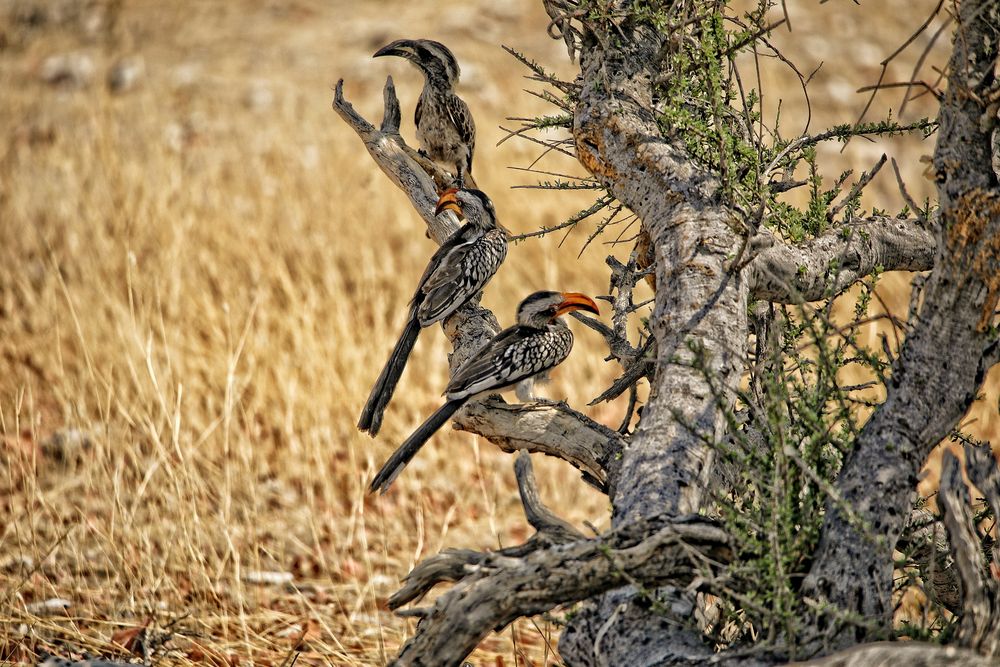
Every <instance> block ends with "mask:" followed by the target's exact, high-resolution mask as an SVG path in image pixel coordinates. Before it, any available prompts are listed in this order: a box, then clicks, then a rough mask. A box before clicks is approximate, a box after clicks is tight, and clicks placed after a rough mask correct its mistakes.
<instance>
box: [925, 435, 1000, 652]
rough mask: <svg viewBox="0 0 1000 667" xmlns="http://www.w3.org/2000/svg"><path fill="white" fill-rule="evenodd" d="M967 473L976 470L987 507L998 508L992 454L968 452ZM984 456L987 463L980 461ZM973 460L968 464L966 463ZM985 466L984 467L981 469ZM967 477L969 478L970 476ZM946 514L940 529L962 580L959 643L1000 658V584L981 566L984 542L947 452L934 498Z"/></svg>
mask: <svg viewBox="0 0 1000 667" xmlns="http://www.w3.org/2000/svg"><path fill="white" fill-rule="evenodd" d="M965 452H966V461H967V462H968V463H971V464H972V465H969V466H968V468H969V472H970V473H971V472H972V468H973V467H977V468H980V471H981V472H982V474H981V475H977V476H978V477H979V478H980V479H981V480H982V481H984V482H986V488H985V489H982V491H983V493H985V494H986V497H987V498H989V499H990V502H991V504H1000V470H998V468H997V465H996V461H994V460H993V455H992V454H990V453H989V451H988V450H986V449H985V448H977V447H966V448H965ZM980 453H981V454H985V457H987V458H988V459H989V461H988V462H985V461H983V460H982V459H981V458H979V454H980ZM970 459H971V460H970ZM984 464H985V465H984ZM970 476H971V475H970ZM938 500H939V502H940V503H941V509H942V510H943V511H944V525H945V527H946V528H947V529H948V539H949V541H950V542H951V547H952V550H953V551H954V553H955V565H956V569H957V570H958V573H959V576H960V578H961V581H962V620H961V624H960V625H959V629H958V641H959V643H960V644H961V645H962V646H965V647H966V648H970V649H972V650H974V651H977V652H979V653H981V654H983V655H985V656H995V655H997V654H998V653H1000V582H998V581H997V580H996V579H994V578H993V577H991V576H990V575H989V573H988V571H987V570H986V568H985V567H983V565H984V562H983V549H982V539H981V538H980V537H979V533H978V531H977V530H976V521H975V517H974V516H973V514H972V507H971V506H970V498H969V490H968V489H967V488H966V486H965V481H964V480H963V479H962V469H961V466H960V465H959V463H958V459H957V458H955V455H954V454H952V453H951V452H950V451H948V452H945V454H944V460H943V461H942V463H941V491H940V493H939V494H938Z"/></svg>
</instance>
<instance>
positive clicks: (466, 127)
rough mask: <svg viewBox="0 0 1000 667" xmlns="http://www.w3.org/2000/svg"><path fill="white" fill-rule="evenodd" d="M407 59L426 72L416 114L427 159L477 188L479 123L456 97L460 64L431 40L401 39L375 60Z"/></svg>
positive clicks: (457, 179)
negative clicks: (475, 164)
mask: <svg viewBox="0 0 1000 667" xmlns="http://www.w3.org/2000/svg"><path fill="white" fill-rule="evenodd" d="M380 56H399V57H400V58H406V59H407V60H409V61H410V62H411V63H413V64H414V65H415V66H416V67H417V68H419V69H420V71H421V72H423V73H424V89H423V90H422V91H421V92H420V99H418V100H417V108H416V111H415V112H414V114H413V120H414V123H415V124H416V126H417V141H419V142H420V147H421V149H422V150H423V151H424V152H425V153H426V154H427V156H428V157H429V158H430V159H432V160H434V161H435V162H438V163H440V164H442V165H443V166H445V168H446V169H448V170H452V169H454V173H455V180H456V182H457V183H458V186H459V187H462V186H463V185H464V184H465V181H466V179H468V180H469V185H470V186H472V187H475V185H476V182H475V181H474V180H473V179H472V153H473V151H474V149H475V147H476V124H475V123H474V122H473V121H472V112H470V111H469V106H468V105H467V104H466V103H465V102H463V101H462V99H461V98H459V96H458V95H456V94H455V86H456V85H458V77H459V74H460V73H461V71H460V70H459V67H458V61H457V60H455V56H454V55H453V54H452V52H451V51H450V50H449V49H448V47H447V46H445V45H444V44H442V43H441V42H435V41H434V40H431V39H398V40H396V41H395V42H393V43H392V44H387V45H386V46H383V47H382V48H381V49H379V50H378V51H376V52H375V55H373V56H372V57H373V58H378V57H380Z"/></svg>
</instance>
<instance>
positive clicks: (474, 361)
mask: <svg viewBox="0 0 1000 667" xmlns="http://www.w3.org/2000/svg"><path fill="white" fill-rule="evenodd" d="M572 348H573V334H572V333H570V331H569V329H565V328H564V329H559V330H548V331H541V330H538V329H533V328H531V327H526V326H522V325H520V324H518V325H515V326H513V327H510V328H508V329H504V330H503V331H501V332H500V333H499V334H497V335H496V336H495V337H494V338H493V339H492V340H490V342H489V343H487V344H486V345H484V346H483V347H482V348H481V349H480V350H479V351H478V352H476V353H475V354H473V355H472V356H471V357H470V358H469V360H468V361H467V362H465V364H463V365H462V366H461V368H459V369H458V370H457V371H455V375H454V376H453V377H452V378H451V381H450V382H449V383H448V387H447V389H446V390H445V395H446V396H447V397H448V398H449V399H453V398H461V397H464V396H472V395H474V394H478V393H479V392H482V391H489V390H492V389H503V388H505V387H510V386H511V385H514V384H517V383H518V382H520V381H521V380H524V379H525V378H529V377H532V376H533V375H537V374H538V373H541V372H542V371H545V370H547V369H549V368H552V367H553V366H557V365H559V364H560V363H561V362H562V361H563V359H565V358H566V356H567V355H568V354H569V351H570V350H571V349H572Z"/></svg>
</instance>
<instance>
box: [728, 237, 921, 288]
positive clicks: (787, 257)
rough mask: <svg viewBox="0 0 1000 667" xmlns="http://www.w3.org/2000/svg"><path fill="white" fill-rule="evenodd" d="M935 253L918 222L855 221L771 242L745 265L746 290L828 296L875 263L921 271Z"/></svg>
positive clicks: (867, 272) (886, 267)
mask: <svg viewBox="0 0 1000 667" xmlns="http://www.w3.org/2000/svg"><path fill="white" fill-rule="evenodd" d="M764 233H765V234H766V235H768V236H770V232H767V231H766V230H765V232H764ZM936 255H937V240H936V239H935V238H934V235H933V234H931V232H930V231H928V230H927V229H925V228H924V227H922V226H921V224H920V222H919V221H918V220H911V219H900V218H884V217H879V218H870V219H866V220H860V221H858V222H856V223H854V224H852V225H849V226H845V227H840V228H837V229H834V230H831V231H829V232H827V233H826V234H824V235H823V236H820V237H817V238H815V239H810V240H809V241H806V242H804V243H801V244H798V245H789V244H786V243H782V242H781V241H774V240H772V242H771V244H770V247H769V248H767V249H766V250H764V251H762V252H761V253H760V254H758V255H757V256H756V257H755V258H754V259H753V260H752V261H751V262H750V264H749V265H748V267H747V270H748V271H749V273H750V276H751V277H750V280H751V288H750V294H751V297H752V298H753V299H762V300H764V301H773V302H775V303H802V302H804V301H817V300H819V299H827V298H830V297H833V296H836V295H838V294H840V293H841V292H843V291H844V290H846V289H847V288H849V287H850V286H851V285H853V284H854V283H856V282H857V281H858V280H860V279H861V278H864V277H865V276H868V275H871V274H872V272H874V271H875V270H876V267H880V268H881V270H883V271H926V270H928V269H931V268H933V266H934V257H935V256H936Z"/></svg>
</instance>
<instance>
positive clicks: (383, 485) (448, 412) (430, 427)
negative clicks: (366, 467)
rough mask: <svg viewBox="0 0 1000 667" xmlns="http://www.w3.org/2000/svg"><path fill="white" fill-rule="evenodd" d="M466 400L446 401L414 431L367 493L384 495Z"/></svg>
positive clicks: (377, 475) (378, 474)
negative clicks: (377, 492) (425, 444)
mask: <svg viewBox="0 0 1000 667" xmlns="http://www.w3.org/2000/svg"><path fill="white" fill-rule="evenodd" d="M467 400H468V399H466V398H458V399H454V400H451V401H448V402H447V403H445V404H444V405H442V406H441V407H440V408H438V409H437V410H436V411H435V412H434V414H432V415H431V416H430V417H428V418H427V421H425V422H424V423H423V424H421V425H420V427H419V428H417V430H416V431H414V432H413V433H412V434H411V435H410V437H409V438H407V439H406V442H404V443H403V444H401V445H400V446H399V447H398V448H397V449H396V451H394V452H393V453H392V456H390V457H389V460H388V461H386V462H385V464H384V465H383V466H382V468H381V469H380V470H379V471H378V473H377V474H376V475H375V479H373V480H372V483H371V486H369V487H368V492H369V493H375V492H376V491H379V492H381V493H385V492H386V491H387V490H388V489H389V485H390V484H392V482H393V480H394V479H396V476H397V475H399V473H401V472H402V471H403V468H405V467H406V464H407V463H409V462H410V461H412V460H413V457H414V456H416V455H417V452H419V451H420V448H421V447H423V446H424V443H426V442H427V441H428V440H429V439H430V437H431V436H432V435H434V433H435V432H436V431H437V430H438V429H439V428H441V427H442V426H443V425H444V423H445V422H446V421H448V420H449V419H450V418H451V416H452V415H453V414H455V413H456V412H457V411H458V409H459V408H460V407H462V406H463V405H464V404H465V402H466V401H467Z"/></svg>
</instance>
